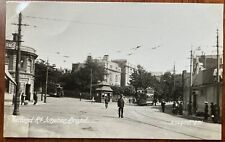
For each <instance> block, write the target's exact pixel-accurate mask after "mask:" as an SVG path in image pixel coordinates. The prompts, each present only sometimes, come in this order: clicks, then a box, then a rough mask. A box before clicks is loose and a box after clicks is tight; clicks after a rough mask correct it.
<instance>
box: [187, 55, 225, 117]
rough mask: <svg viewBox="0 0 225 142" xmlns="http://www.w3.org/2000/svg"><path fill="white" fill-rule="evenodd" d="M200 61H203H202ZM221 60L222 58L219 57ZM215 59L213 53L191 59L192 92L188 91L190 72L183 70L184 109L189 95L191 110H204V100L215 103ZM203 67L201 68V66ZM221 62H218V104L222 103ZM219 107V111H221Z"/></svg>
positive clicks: (195, 111) (196, 111)
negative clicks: (219, 78) (219, 75)
mask: <svg viewBox="0 0 225 142" xmlns="http://www.w3.org/2000/svg"><path fill="white" fill-rule="evenodd" d="M210 57H211V58H210ZM202 61H204V62H203V63H202ZM220 61H221V62H222V59H220ZM216 66H217V60H216V58H215V56H214V55H209V56H207V57H206V56H201V57H200V58H197V59H196V58H195V59H194V60H193V68H194V69H193V74H192V88H191V90H192V92H191V93H190V85H191V83H190V73H187V72H186V71H184V72H183V101H184V109H186V110H187V105H188V103H189V98H190V95H192V96H191V102H192V112H194V113H195V114H197V113H198V112H204V107H205V102H208V103H209V104H210V103H211V102H212V103H214V104H216V103H217V82H216V79H215V77H216V76H215V70H216ZM202 67H203V68H202ZM222 70H223V69H222V63H220V70H219V71H220V74H221V80H220V83H219V105H220V106H221V104H222ZM221 110H222V109H221V107H220V111H221Z"/></svg>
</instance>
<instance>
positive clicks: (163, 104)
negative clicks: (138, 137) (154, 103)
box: [161, 100, 166, 112]
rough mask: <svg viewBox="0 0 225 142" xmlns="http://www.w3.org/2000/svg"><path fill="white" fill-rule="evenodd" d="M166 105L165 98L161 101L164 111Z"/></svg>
mask: <svg viewBox="0 0 225 142" xmlns="http://www.w3.org/2000/svg"><path fill="white" fill-rule="evenodd" d="M165 105H166V103H165V101H164V100H163V101H162V102H161V106H162V112H165Z"/></svg>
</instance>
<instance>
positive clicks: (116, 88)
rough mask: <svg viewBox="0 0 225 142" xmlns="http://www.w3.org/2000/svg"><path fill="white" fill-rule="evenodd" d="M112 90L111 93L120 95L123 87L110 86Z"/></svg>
mask: <svg viewBox="0 0 225 142" xmlns="http://www.w3.org/2000/svg"><path fill="white" fill-rule="evenodd" d="M111 88H112V90H113V95H120V94H123V93H124V89H123V88H122V87H120V86H111Z"/></svg>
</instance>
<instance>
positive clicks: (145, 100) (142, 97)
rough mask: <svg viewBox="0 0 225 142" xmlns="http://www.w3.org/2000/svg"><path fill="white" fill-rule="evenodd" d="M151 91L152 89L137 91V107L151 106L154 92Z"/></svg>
mask: <svg viewBox="0 0 225 142" xmlns="http://www.w3.org/2000/svg"><path fill="white" fill-rule="evenodd" d="M152 90H153V89H152V88H147V89H142V88H140V89H138V90H137V92H136V96H137V98H136V100H137V105H139V106H146V105H153V100H154V91H152Z"/></svg>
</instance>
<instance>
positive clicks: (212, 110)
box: [204, 102, 220, 123]
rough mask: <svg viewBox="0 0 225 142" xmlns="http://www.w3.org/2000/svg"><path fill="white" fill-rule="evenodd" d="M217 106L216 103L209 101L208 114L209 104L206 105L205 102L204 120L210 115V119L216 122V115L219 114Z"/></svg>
mask: <svg viewBox="0 0 225 142" xmlns="http://www.w3.org/2000/svg"><path fill="white" fill-rule="evenodd" d="M219 111H220V110H219V107H218V105H216V104H214V103H213V102H211V104H210V114H209V106H208V102H205V112H204V120H205V121H208V118H209V116H210V117H211V119H212V121H213V122H214V123H217V122H218V119H219V118H218V116H219V114H218V113H219Z"/></svg>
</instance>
